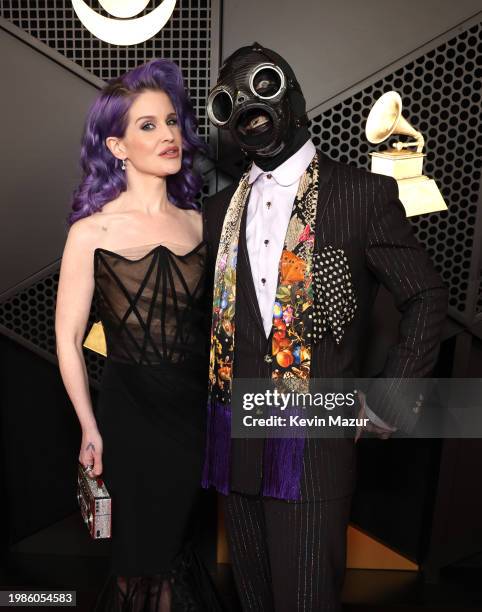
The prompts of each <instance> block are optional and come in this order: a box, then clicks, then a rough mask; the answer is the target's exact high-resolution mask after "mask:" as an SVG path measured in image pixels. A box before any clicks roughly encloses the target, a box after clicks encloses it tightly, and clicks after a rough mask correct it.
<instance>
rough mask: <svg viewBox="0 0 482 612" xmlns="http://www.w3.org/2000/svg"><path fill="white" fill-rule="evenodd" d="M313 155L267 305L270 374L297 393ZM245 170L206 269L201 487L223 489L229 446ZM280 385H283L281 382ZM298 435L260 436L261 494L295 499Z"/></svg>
mask: <svg viewBox="0 0 482 612" xmlns="http://www.w3.org/2000/svg"><path fill="white" fill-rule="evenodd" d="M318 165H319V162H318V155H317V154H315V156H314V157H313V159H312V161H311V163H310V165H309V167H308V168H307V170H306V171H305V173H304V174H303V176H302V177H301V180H300V184H299V188H298V192H297V194H296V198H295V201H294V204H293V210H292V214H291V218H290V222H289V224H288V229H287V232H286V237H285V243H284V248H283V252H282V256H281V259H280V263H279V272H278V288H277V291H276V301H275V304H274V309H273V330H272V352H271V355H270V356H267V357H266V361H267V362H269V363H270V364H271V378H272V379H273V380H275V381H276V384H277V386H279V385H280V384H281V386H282V387H283V388H287V390H290V391H296V392H299V393H307V392H308V390H309V378H310V363H311V342H312V332H313V316H316V313H315V312H314V309H313V282H312V280H313V278H312V276H313V274H312V270H313V247H314V241H315V225H316V211H317V204H318V176H319V168H318ZM248 176H249V174H248V173H245V174H244V175H243V177H242V178H241V181H240V183H239V186H238V188H237V190H236V192H235V193H234V195H233V197H232V199H231V202H230V204H229V207H228V210H227V213H226V217H225V219H224V225H223V229H222V233H221V240H220V244H219V250H218V254H217V259H216V267H215V276H214V299H213V317H212V327H211V353H210V366H209V399H208V431H207V450H206V459H205V464H204V471H203V482H202V485H203V487H205V488H207V487H209V486H210V485H213V486H214V487H215V488H216V489H217V490H218V491H219V492H221V493H224V494H228V493H229V490H230V487H229V473H230V449H231V392H232V377H233V360H234V339H235V306H236V263H237V254H238V243H239V233H240V227H241V219H242V216H243V211H244V207H245V205H246V203H247V201H248V199H249V194H250V186H249V183H248ZM281 390H283V389H281ZM304 443H305V440H304V438H303V437H297V438H267V439H266V440H265V445H264V457H263V486H262V494H263V495H265V496H271V497H277V498H281V499H299V497H300V478H301V470H302V464H303V452H304Z"/></svg>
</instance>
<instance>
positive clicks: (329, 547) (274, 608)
mask: <svg viewBox="0 0 482 612" xmlns="http://www.w3.org/2000/svg"><path fill="white" fill-rule="evenodd" d="M223 499H224V510H225V520H226V526H227V535H228V544H229V549H230V554H231V561H232V565H233V572H234V578H235V581H236V586H237V589H238V593H239V597H240V600H241V604H242V608H243V611H247V610H249V611H256V612H258V611H259V612H261V611H262V612H296V611H298V612H314V611H315V610H316V611H317V612H339V611H340V610H341V603H340V600H341V589H342V586H343V579H344V575H345V564H346V530H347V527H348V520H349V514H350V503H351V495H349V496H347V497H341V498H338V499H330V500H322V501H304V502H296V503H294V502H289V503H288V502H286V501H283V500H279V499H273V498H266V497H265V498H263V497H259V496H253V495H244V494H242V493H234V492H233V493H230V494H229V495H228V496H227V497H223Z"/></svg>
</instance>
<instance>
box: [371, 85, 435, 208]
mask: <svg viewBox="0 0 482 612" xmlns="http://www.w3.org/2000/svg"><path fill="white" fill-rule="evenodd" d="M365 133H366V137H367V139H368V140H369V141H370V142H371V143H373V144H378V143H380V142H383V141H384V140H386V139H387V138H388V137H389V136H392V135H393V134H404V135H406V136H410V137H411V138H414V141H412V142H395V143H394V144H393V145H392V149H389V150H387V151H380V152H378V151H377V152H373V153H370V155H371V156H372V168H371V170H372V172H376V173H377V174H386V175H387V176H392V177H393V178H394V179H396V181H397V183H398V192H399V198H400V201H401V202H402V204H403V206H404V207H405V212H406V214H407V217H412V216H413V215H421V214H423V213H430V212H436V211H439V210H447V205H446V204H445V202H444V199H443V197H442V194H441V193H440V191H439V189H438V187H437V184H436V183H435V181H434V180H433V179H431V178H429V177H428V176H424V174H423V158H424V157H425V153H422V149H423V145H424V143H425V140H424V138H423V135H422V134H421V133H420V132H417V130H416V129H414V128H413V127H412V126H411V125H410V123H409V122H408V121H407V120H406V119H404V117H403V116H402V99H401V97H400V95H399V94H398V93H397V92H396V91H388V92H387V93H384V94H383V96H382V97H381V98H379V99H378V100H377V101H376V102H375V104H374V105H373V108H372V109H371V111H370V114H369V115H368V119H367V125H366V129H365ZM415 146H416V147H417V150H416V151H413V150H411V149H409V148H408V147H415Z"/></svg>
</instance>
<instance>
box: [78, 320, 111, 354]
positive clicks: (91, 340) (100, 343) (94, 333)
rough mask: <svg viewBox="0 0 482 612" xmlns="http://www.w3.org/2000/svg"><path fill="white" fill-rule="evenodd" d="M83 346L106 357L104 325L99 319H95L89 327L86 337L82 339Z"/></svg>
mask: <svg viewBox="0 0 482 612" xmlns="http://www.w3.org/2000/svg"><path fill="white" fill-rule="evenodd" d="M84 346H85V348H88V349H90V350H91V351H94V352H95V353H100V354H101V355H104V357H107V343H106V341H105V333H104V327H103V325H102V322H101V321H97V322H96V323H94V324H93V325H92V327H91V328H90V331H89V333H88V334H87V338H86V339H85V340H84Z"/></svg>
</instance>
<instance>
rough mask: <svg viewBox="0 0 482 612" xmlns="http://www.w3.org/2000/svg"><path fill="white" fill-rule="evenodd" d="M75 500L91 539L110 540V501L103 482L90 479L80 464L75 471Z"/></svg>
mask: <svg viewBox="0 0 482 612" xmlns="http://www.w3.org/2000/svg"><path fill="white" fill-rule="evenodd" d="M77 500H78V502H79V506H80V511H81V513H82V518H83V519H84V522H85V524H86V525H87V529H88V530H89V533H90V535H91V536H92V538H94V539H95V540H98V539H100V538H110V537H111V533H112V530H111V523H112V500H111V498H110V495H109V493H108V491H107V488H106V486H105V484H104V481H103V480H102V479H101V478H90V477H89V476H88V474H87V470H86V469H85V468H84V466H83V465H82V464H81V463H80V462H79V465H78V470H77Z"/></svg>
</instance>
